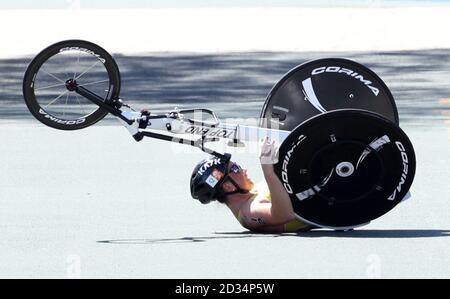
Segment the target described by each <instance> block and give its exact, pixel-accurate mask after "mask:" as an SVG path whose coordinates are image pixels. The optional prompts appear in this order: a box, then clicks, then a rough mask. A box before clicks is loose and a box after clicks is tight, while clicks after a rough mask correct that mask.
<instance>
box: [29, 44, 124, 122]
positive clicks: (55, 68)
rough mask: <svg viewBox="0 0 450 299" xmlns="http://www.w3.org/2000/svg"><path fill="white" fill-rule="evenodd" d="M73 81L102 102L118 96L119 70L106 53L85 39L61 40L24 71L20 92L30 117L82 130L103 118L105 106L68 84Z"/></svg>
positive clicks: (40, 54) (42, 53)
mask: <svg viewBox="0 0 450 299" xmlns="http://www.w3.org/2000/svg"><path fill="white" fill-rule="evenodd" d="M73 81H76V84H77V85H78V86H83V87H85V88H87V89H89V90H90V91H91V92H93V93H95V94H97V95H99V96H100V97H102V98H103V99H104V101H109V100H111V99H116V98H118V97H119V92H120V73H119V69H118V67H117V64H116V62H115V61H114V59H113V58H112V57H111V55H110V54H109V53H108V52H106V51H105V50H104V49H103V48H101V47H99V46H98V45H96V44H93V43H90V42H87V41H82V40H67V41H62V42H59V43H56V44H54V45H51V46H50V47H48V48H46V49H45V50H43V51H42V52H41V53H39V54H38V55H37V56H36V58H34V59H33V61H32V62H31V63H30V65H29V66H28V69H27V71H26V73H25V77H24V80H23V95H24V98H25V103H26V104H27V107H28V109H29V110H30V112H31V113H32V114H33V116H34V117H35V118H36V119H37V120H39V121H40V122H42V123H43V124H45V125H47V126H50V127H52V128H55V129H60V130H78V129H83V128H86V127H88V126H91V125H93V124H94V123H96V122H98V121H99V120H101V119H102V118H104V117H105V116H106V114H107V113H108V112H107V111H106V110H105V109H102V108H100V107H99V106H97V105H95V104H94V103H92V102H91V101H89V100H88V99H86V98H84V97H82V96H80V95H79V94H77V93H76V92H75V91H71V90H70V89H69V88H68V87H67V85H68V82H73Z"/></svg>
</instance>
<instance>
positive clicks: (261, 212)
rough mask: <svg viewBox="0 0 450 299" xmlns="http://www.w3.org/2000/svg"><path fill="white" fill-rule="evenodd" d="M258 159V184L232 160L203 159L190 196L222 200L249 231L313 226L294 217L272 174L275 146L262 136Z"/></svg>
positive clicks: (199, 198) (200, 198)
mask: <svg viewBox="0 0 450 299" xmlns="http://www.w3.org/2000/svg"><path fill="white" fill-rule="evenodd" d="M259 158H260V161H261V167H262V170H263V173H264V178H265V181H262V182H260V183H258V184H254V183H253V181H252V180H251V179H250V178H249V177H248V176H247V170H246V169H243V168H242V167H241V166H239V165H238V164H237V163H235V162H232V161H230V162H228V163H227V164H224V163H223V162H222V161H221V160H220V159H219V158H217V157H214V156H212V157H210V158H208V159H204V160H202V161H201V162H199V163H198V164H197V166H196V167H195V168H194V171H193V172H192V176H191V183H190V185H191V195H192V197H193V198H194V199H197V200H199V201H200V202H201V203H202V204H207V203H209V202H211V201H215V200H217V201H218V202H221V203H224V204H225V205H226V206H227V207H228V208H229V209H230V210H231V212H232V213H233V215H234V216H235V217H236V218H237V220H238V221H239V222H240V223H241V224H242V226H243V227H245V228H247V229H249V230H251V231H257V232H280V233H281V232H297V231H308V230H310V229H312V228H314V227H313V226H311V225H308V224H306V223H303V222H302V221H300V220H298V219H296V217H295V214H294V210H293V208H292V204H291V200H290V198H289V195H288V193H287V192H286V190H285V189H284V187H283V185H282V183H281V181H280V180H279V179H278V177H277V176H276V175H275V172H274V168H273V165H274V164H276V163H277V162H278V147H277V146H276V145H275V142H274V141H272V142H271V141H270V140H269V138H267V137H266V138H265V140H264V143H263V146H262V148H261V153H260V157H259Z"/></svg>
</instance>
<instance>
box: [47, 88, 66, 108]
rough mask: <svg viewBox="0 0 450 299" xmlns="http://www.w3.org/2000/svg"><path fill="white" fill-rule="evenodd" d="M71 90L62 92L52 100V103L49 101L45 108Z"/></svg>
mask: <svg viewBox="0 0 450 299" xmlns="http://www.w3.org/2000/svg"><path fill="white" fill-rule="evenodd" d="M68 92H69V91H68V90H67V91H65V92H63V93H62V94H60V95H59V96H58V97H56V98H55V99H54V100H53V101H51V102H50V103H48V104H47V105H46V106H45V107H44V108H47V107H48V106H50V105H52V104H53V103H54V102H56V101H57V100H59V99H60V98H61V97H62V96H64V95H65V94H67V93H68Z"/></svg>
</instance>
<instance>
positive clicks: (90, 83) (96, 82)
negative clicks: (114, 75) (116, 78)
mask: <svg viewBox="0 0 450 299" xmlns="http://www.w3.org/2000/svg"><path fill="white" fill-rule="evenodd" d="M103 82H109V79H107V80H101V81H95V82H89V83H84V84H80V85H78V86H86V85H94V84H98V83H103Z"/></svg>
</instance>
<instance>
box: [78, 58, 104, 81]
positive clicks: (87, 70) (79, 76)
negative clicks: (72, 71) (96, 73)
mask: <svg viewBox="0 0 450 299" xmlns="http://www.w3.org/2000/svg"><path fill="white" fill-rule="evenodd" d="M99 62H100V60H97V61H96V62H95V63H94V64H93V65H91V66H90V67H88V68H87V69H86V70H85V71H84V72H82V73H81V74H80V75H78V76H77V77H76V78H75V80H78V79H80V78H81V77H82V76H83V75H84V74H86V73H87V72H89V71H90V70H91V69H92V68H93V67H95V66H96V65H97V64H98V63H99Z"/></svg>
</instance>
